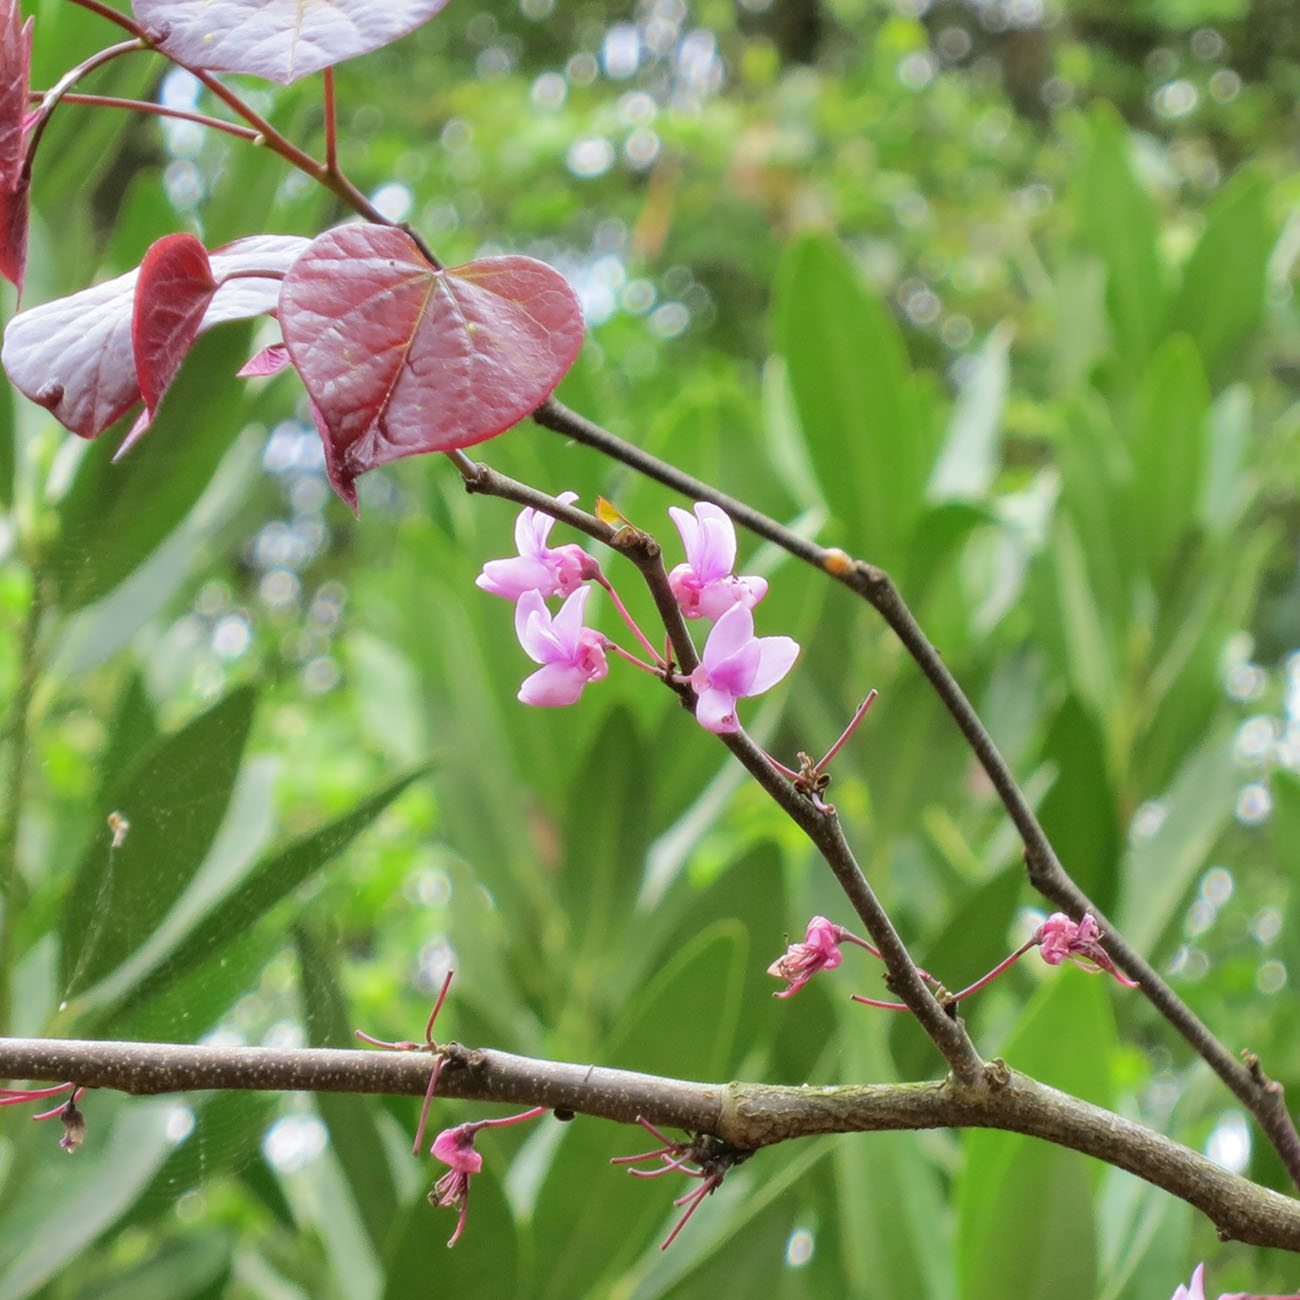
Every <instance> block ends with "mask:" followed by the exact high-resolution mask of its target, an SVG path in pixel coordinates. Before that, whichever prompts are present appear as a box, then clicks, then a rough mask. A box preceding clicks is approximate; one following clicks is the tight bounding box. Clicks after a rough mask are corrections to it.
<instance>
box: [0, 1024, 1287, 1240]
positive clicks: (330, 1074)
mask: <svg viewBox="0 0 1300 1300" xmlns="http://www.w3.org/2000/svg"><path fill="white" fill-rule="evenodd" d="M438 1051H439V1053H440V1054H441V1055H442V1057H443V1064H442V1071H441V1073H440V1074H439V1076H438V1094H437V1095H438V1097H440V1098H460V1099H463V1100H468V1101H487V1102H503V1103H510V1104H512V1105H527V1106H546V1107H549V1108H554V1109H557V1110H560V1111H562V1112H572V1113H574V1114H581V1115H587V1116H592V1117H595V1118H600V1119H609V1120H615V1121H617V1122H619V1123H624V1124H635V1123H636V1122H637V1118H638V1116H643V1117H644V1118H645V1119H648V1120H649V1121H650V1122H651V1123H652V1124H655V1125H656V1126H658V1127H660V1128H669V1127H672V1128H679V1129H685V1130H687V1131H688V1132H691V1133H701V1134H711V1135H713V1136H715V1137H717V1138H719V1139H721V1140H722V1141H723V1142H725V1143H726V1144H727V1145H728V1146H730V1147H732V1148H733V1149H735V1150H737V1151H741V1152H747V1151H755V1150H758V1149H760V1148H762V1147H766V1146H772V1145H774V1144H776V1143H778V1142H786V1141H789V1140H791V1139H793V1138H800V1137H813V1136H817V1135H819V1134H825V1133H871V1132H882V1131H886V1130H895V1129H929V1128H993V1129H1002V1130H1004V1131H1006V1132H1011V1133H1024V1134H1027V1135H1029V1136H1031V1137H1036V1138H1042V1139H1043V1140H1044V1141H1047V1142H1053V1143H1055V1144H1056V1145H1058V1146H1064V1147H1070V1148H1071V1149H1073V1150H1075V1151H1080V1152H1083V1153H1084V1154H1085V1155H1089V1156H1093V1157H1095V1158H1096V1159H1098V1160H1103V1161H1105V1162H1106V1163H1107V1164H1111V1165H1115V1166H1116V1167H1117V1168H1120V1169H1124V1170H1127V1171H1128V1172H1129V1173H1131V1174H1136V1175H1137V1176H1138V1177H1139V1178H1143V1179H1145V1180H1146V1181H1147V1182H1149V1183H1153V1184H1154V1185H1155V1186H1157V1187H1160V1188H1163V1189H1164V1190H1165V1191H1167V1192H1169V1193H1171V1194H1172V1195H1174V1196H1177V1197H1179V1198H1180V1199H1181V1200H1184V1201H1186V1202H1188V1204H1190V1205H1192V1206H1194V1207H1195V1208H1196V1209H1198V1210H1200V1211H1201V1212H1202V1213H1203V1214H1205V1215H1206V1216H1207V1217H1208V1218H1209V1219H1210V1220H1211V1221H1212V1222H1213V1223H1214V1225H1215V1227H1216V1228H1217V1229H1218V1231H1219V1235H1220V1236H1221V1237H1223V1238H1224V1239H1225V1240H1236V1241H1241V1242H1245V1243H1247V1244H1249V1245H1253V1246H1270V1247H1275V1248H1277V1249H1281V1250H1291V1251H1295V1252H1297V1253H1300V1202H1297V1201H1295V1200H1293V1199H1291V1198H1290V1197H1287V1196H1283V1195H1281V1194H1280V1193H1278V1192H1274V1191H1270V1190H1269V1189H1267V1188H1264V1187H1259V1186H1258V1185H1256V1184H1255V1183H1252V1182H1249V1181H1248V1180H1246V1179H1244V1178H1242V1177H1240V1176H1239V1175H1237V1174H1233V1173H1230V1172H1228V1171H1227V1170H1226V1169H1223V1168H1221V1167H1220V1166H1219V1165H1216V1164H1214V1162H1213V1161H1211V1160H1207V1159H1206V1158H1205V1157H1204V1156H1202V1155H1200V1154H1198V1153H1197V1152H1195V1151H1192V1150H1190V1149H1189V1148H1187V1147H1185V1146H1183V1145H1181V1144H1180V1143H1178V1142H1174V1141H1173V1140H1172V1139H1170V1138H1167V1137H1164V1136H1162V1135H1161V1134H1159V1133H1157V1132H1155V1131H1154V1130H1152V1129H1149V1128H1147V1127H1145V1126H1144V1125H1142V1124H1138V1123H1135V1122H1134V1121H1132V1120H1128V1119H1125V1118H1123V1117H1122V1116H1120V1115H1116V1114H1114V1113H1113V1112H1111V1111H1108V1110H1103V1109H1102V1108H1101V1107H1099V1106H1093V1105H1091V1104H1090V1103H1088V1102H1084V1101H1080V1100H1078V1099H1077V1098H1075V1097H1070V1096H1067V1095H1066V1094H1065V1093H1062V1092H1058V1091H1056V1089H1054V1088H1049V1087H1046V1086H1045V1085H1044V1084H1041V1083H1038V1082H1037V1081H1035V1080H1034V1079H1031V1078H1029V1077H1028V1076H1026V1075H1023V1074H1020V1073H1018V1072H1017V1071H1014V1070H1009V1069H1007V1068H1006V1067H1005V1066H1003V1065H1002V1063H1001V1062H994V1063H993V1066H992V1067H990V1070H989V1076H988V1079H989V1081H988V1086H983V1085H982V1086H979V1087H967V1086H965V1085H963V1084H961V1083H958V1082H957V1081H956V1080H954V1079H949V1080H947V1081H945V1082H935V1083H910V1084H863V1085H844V1086H837V1087H824V1088H823V1087H818V1088H810V1087H808V1086H807V1085H800V1086H797V1087H780V1086H775V1085H771V1084H758V1083H727V1084H712V1083H696V1082H691V1081H689V1080H684V1079H673V1078H665V1077H661V1076H658V1075H651V1074H640V1073H637V1072H634V1071H631V1070H614V1069H608V1068H606V1067H604V1066H597V1065H578V1064H570V1063H568V1062H563V1061H544V1060H536V1059H533V1058H530V1057H525V1056H516V1055H513V1054H512V1053H510V1052H498V1051H495V1050H492V1049H487V1048H468V1047H464V1046H462V1045H461V1044H459V1043H446V1044H442V1045H441V1046H440V1047H439V1049H438ZM429 1070H430V1057H429V1054H428V1053H427V1052H423V1051H420V1052H367V1051H348V1050H338V1049H328V1048H290V1049H276V1048H269V1047H193V1046H188V1045H181V1044H174V1043H110V1042H94V1041H79V1040H75V1039H57V1038H8V1039H0V1076H3V1077H6V1078H11V1079H24V1080H30V1081H32V1082H42V1081H52V1082H62V1081H65V1080H72V1081H74V1082H76V1083H77V1084H78V1085H79V1086H82V1087H87V1088H113V1089H116V1090H117V1091H120V1092H126V1093H131V1094H133V1095H135V1096H152V1095H157V1094H161V1093H175V1092H191V1091H209V1090H214V1089H223V1090H240V1091H258V1092H264V1091H274V1092H345V1093H369V1094H382V1095H385V1096H404V1097H422V1096H424V1093H425V1089H426V1088H427V1086H428V1082H429ZM81 1105H82V1110H83V1111H86V1112H89V1114H90V1122H91V1124H92V1125H93V1123H94V1115H93V1098H90V1099H87V1100H86V1101H83V1102H82V1103H81Z"/></svg>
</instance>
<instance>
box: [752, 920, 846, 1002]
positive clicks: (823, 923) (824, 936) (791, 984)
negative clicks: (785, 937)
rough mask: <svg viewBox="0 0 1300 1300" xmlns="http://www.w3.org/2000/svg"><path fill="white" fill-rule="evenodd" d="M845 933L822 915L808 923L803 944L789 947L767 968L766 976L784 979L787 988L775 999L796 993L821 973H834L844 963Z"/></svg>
mask: <svg viewBox="0 0 1300 1300" xmlns="http://www.w3.org/2000/svg"><path fill="white" fill-rule="evenodd" d="M846 933H847V931H844V930H842V929H841V928H840V927H839V926H838V925H835V924H834V923H833V922H831V921H828V920H827V919H826V918H825V917H824V916H814V917H813V919H812V920H811V921H809V922H808V928H807V930H806V931H805V933H804V937H803V942H802V943H792V944H790V945H789V946H788V947H787V948H786V950H785V952H783V953H782V954H781V956H779V957H778V958H777V959H776V960H775V961H774V962H773V963H772V964H771V965H770V966H769V967H768V968H767V973H768V974H769V975H771V976H773V977H774V978H776V979H779V980H785V982H786V985H787V987H786V988H784V989H782V990H781V991H780V992H779V993H773V994H772V996H773V997H774V998H790V997H793V996H794V995H795V994H796V993H798V992H799V990H800V989H801V988H803V986H804V985H805V984H807V983H808V981H809V980H810V979H812V977H813V976H814V975H816V974H817V972H818V971H820V970H834V969H835V968H836V967H837V966H838V965H839V964H840V962H842V961H843V960H844V954H843V953H842V952H840V948H839V944H840V940H841V938H842V937H843V936H844V935H845V934H846Z"/></svg>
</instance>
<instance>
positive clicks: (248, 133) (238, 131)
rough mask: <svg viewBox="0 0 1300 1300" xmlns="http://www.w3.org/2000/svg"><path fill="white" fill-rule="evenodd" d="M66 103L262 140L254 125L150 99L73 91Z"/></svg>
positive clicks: (35, 94) (34, 95) (38, 94)
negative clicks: (228, 120)
mask: <svg viewBox="0 0 1300 1300" xmlns="http://www.w3.org/2000/svg"><path fill="white" fill-rule="evenodd" d="M45 93H46V92H45V91H42V90H33V91H31V92H30V94H29V98H31V99H32V100H34V101H37V102H39V101H40V100H42V99H43V98H44V97H45ZM60 102H61V103H64V104H87V105H90V106H91V107H93V108H122V109H125V110H126V111H127V112H130V113H147V114H151V115H152V116H154V117H171V118H175V119H176V120H177V121H180V122H197V123H198V125H199V126H206V127H211V128H212V130H214V131H224V132H226V134H227V135H233V136H235V137H236V138H238V139H240V140H245V141H247V142H248V143H249V144H256V143H257V142H258V141H260V140H261V138H262V136H261V132H260V131H254V130H253V128H252V127H251V126H240V125H239V123H238V122H227V121H224V120H223V119H222V118H219V117H212V116H210V115H209V114H207V113H196V112H193V111H192V110H190V109H188V108H168V106H167V105H166V104H155V103H152V102H151V101H150V100H147V99H122V98H120V97H119V96H117V95H86V94H81V93H79V92H75V91H74V92H70V93H68V94H66V95H64V96H63V97H62V99H61V101H60Z"/></svg>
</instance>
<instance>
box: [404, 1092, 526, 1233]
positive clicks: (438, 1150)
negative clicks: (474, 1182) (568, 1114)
mask: <svg viewBox="0 0 1300 1300" xmlns="http://www.w3.org/2000/svg"><path fill="white" fill-rule="evenodd" d="M545 1110H546V1107H545V1106H535V1107H534V1108H533V1109H532V1110H526V1111H524V1112H523V1113H522V1114H519V1115H506V1116H504V1117H503V1118H501V1119H476V1120H473V1121H472V1122H470V1123H468V1124H457V1125H456V1127H455V1128H445V1129H443V1130H442V1132H441V1133H439V1134H438V1136H437V1137H436V1138H434V1140H433V1154H434V1155H435V1156H437V1158H438V1159H439V1160H441V1161H442V1162H443V1164H445V1165H449V1166H450V1168H449V1169H448V1170H447V1172H446V1173H445V1174H443V1176H442V1177H441V1178H439V1179H438V1181H437V1182H436V1183H434V1185H433V1191H431V1192H430V1193H429V1204H430V1205H437V1206H443V1205H451V1206H455V1207H457V1208H458V1209H459V1210H460V1217H459V1218H458V1219H457V1220H456V1231H455V1232H453V1233H452V1234H451V1238H450V1239H449V1240H448V1242H447V1245H448V1246H454V1245H455V1244H456V1242H457V1241H459V1240H460V1234H461V1233H462V1232H464V1230H465V1216H466V1215H467V1214H468V1213H469V1180H470V1175H471V1174H477V1173H479V1172H480V1171H481V1170H482V1168H483V1157H482V1156H481V1155H479V1153H478V1152H477V1151H475V1150H474V1138H475V1136H476V1135H477V1134H478V1131H479V1129H481V1128H495V1127H497V1126H499V1125H501V1124H518V1123H520V1122H521V1121H523V1120H526V1119H535V1118H536V1117H537V1116H538V1115H541V1114H543V1113H544V1112H545Z"/></svg>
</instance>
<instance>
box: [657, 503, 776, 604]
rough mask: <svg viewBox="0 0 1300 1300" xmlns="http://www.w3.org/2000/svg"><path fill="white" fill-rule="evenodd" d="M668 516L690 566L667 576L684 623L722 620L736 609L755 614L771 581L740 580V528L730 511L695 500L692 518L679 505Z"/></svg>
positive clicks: (684, 566) (752, 578) (687, 564)
mask: <svg viewBox="0 0 1300 1300" xmlns="http://www.w3.org/2000/svg"><path fill="white" fill-rule="evenodd" d="M668 513H669V514H670V515H671V516H672V521H673V523H675V524H676V525H677V531H678V532H679V533H681V535H682V545H683V546H684V547H685V548H686V563H685V564H679V565H677V567H676V568H675V569H673V571H672V572H671V573H670V574H669V575H668V586H669V587H670V588H671V590H672V593H673V595H674V596H675V597H676V599H677V604H678V605H679V606H680V607H681V611H682V613H683V615H685V617H686V618H711V619H717V618H720V617H721V616H722V615H723V614H725V613H726V612H727V610H729V609H730V608H731V607H732V606H733V605H744V606H745V608H746V609H753V608H754V606H755V605H757V604H758V602H759V601H760V600H762V599H763V597H764V596H765V595H766V594H767V579H766V578H757V577H737V576H736V575H735V574H734V573H732V569H733V568H735V566H736V529H735V526H734V525H733V524H732V522H731V519H730V517H729V516H728V515H727V513H726V511H724V510H722V509H721V508H720V507H719V506H715V505H714V504H713V503H712V502H711V501H697V502H696V503H695V513H694V515H689V514H687V513H686V511H685V510H682V509H679V508H678V507H677V506H669V507H668Z"/></svg>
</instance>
